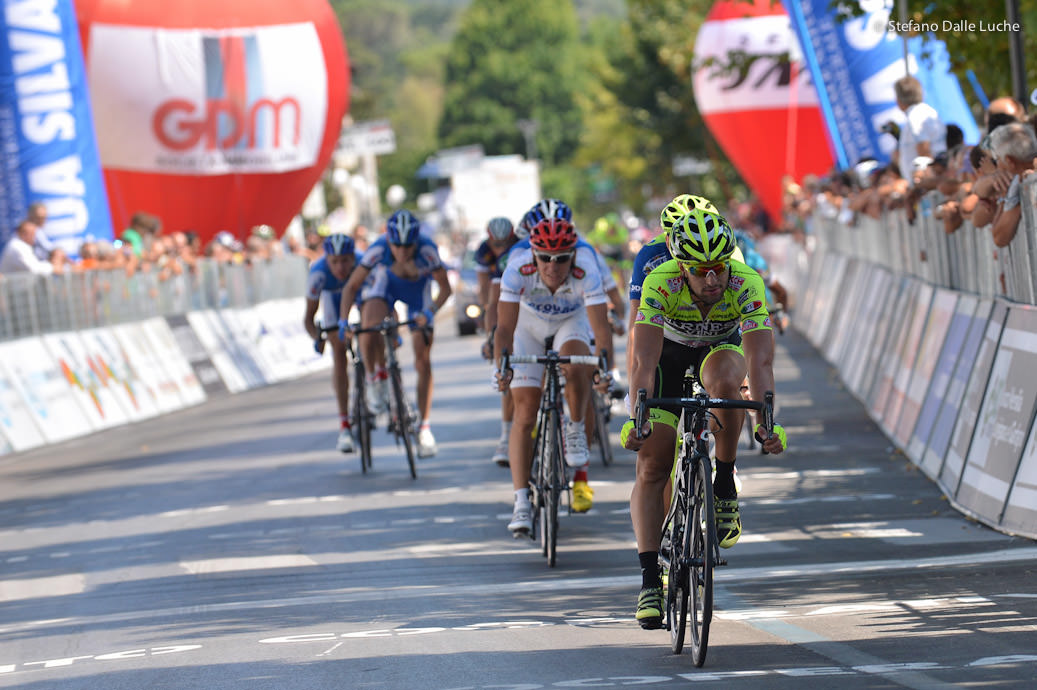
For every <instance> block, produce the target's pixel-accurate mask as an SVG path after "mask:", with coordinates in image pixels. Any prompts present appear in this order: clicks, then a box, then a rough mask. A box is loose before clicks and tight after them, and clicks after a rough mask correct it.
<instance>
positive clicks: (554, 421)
mask: <svg viewBox="0 0 1037 690" xmlns="http://www.w3.org/2000/svg"><path fill="white" fill-rule="evenodd" d="M546 426H547V435H546V438H545V440H544V447H545V450H546V451H547V462H546V463H544V465H545V466H546V468H547V470H546V475H545V477H544V480H545V486H546V487H547V491H546V492H545V494H546V495H545V501H544V517H545V520H544V534H545V535H546V541H547V546H546V549H547V554H546V555H547V565H548V567H550V568H553V567H555V563H556V562H557V560H558V504H559V499H560V498H561V487H560V483H561V479H560V478H559V476H558V471H559V467H558V463H559V462H561V461H562V455H561V442H562V439H561V431H562V421H561V419H560V418H559V416H558V411H557V410H551V411H549V412H548V413H547V425H546Z"/></svg>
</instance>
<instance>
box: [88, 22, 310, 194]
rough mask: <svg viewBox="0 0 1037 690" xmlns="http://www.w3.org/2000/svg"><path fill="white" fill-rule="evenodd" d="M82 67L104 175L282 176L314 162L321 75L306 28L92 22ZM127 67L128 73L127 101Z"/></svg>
mask: <svg viewBox="0 0 1037 690" xmlns="http://www.w3.org/2000/svg"><path fill="white" fill-rule="evenodd" d="M224 56H232V57H230V58H229V59H232V60H240V61H241V63H242V64H241V65H240V66H239V67H240V69H237V70H231V69H227V67H226V65H225V57H224ZM87 64H88V66H89V82H90V98H91V101H92V103H93V111H94V122H95V123H96V125H97V144H98V149H99V150H100V154H101V160H103V161H104V165H105V168H107V169H118V170H135V171H141V172H154V173H164V174H172V175H226V174H231V173H266V172H286V171H289V170H298V169H301V168H308V167H310V166H312V165H313V164H314V163H315V162H316V160H317V156H318V154H319V152H320V146H321V141H322V140H323V138H324V120H325V118H326V117H327V106H328V104H327V83H328V75H327V70H326V68H325V64H324V56H323V53H322V52H321V44H320V39H319V37H318V36H317V30H316V28H315V27H314V26H313V24H311V23H299V24H283V25H277V26H261V27H235V28H233V29H166V28H158V27H139V26H124V25H113V24H102V23H94V24H92V25H91V27H90V54H89V57H88V59H87ZM127 65H133V74H134V88H133V93H132V96H133V97H132V98H131V99H128V98H127V97H126V87H125V85H124V83H125V75H126V68H127ZM235 77H237V80H235ZM217 91H218V93H217Z"/></svg>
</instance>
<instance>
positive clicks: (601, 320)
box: [587, 303, 612, 369]
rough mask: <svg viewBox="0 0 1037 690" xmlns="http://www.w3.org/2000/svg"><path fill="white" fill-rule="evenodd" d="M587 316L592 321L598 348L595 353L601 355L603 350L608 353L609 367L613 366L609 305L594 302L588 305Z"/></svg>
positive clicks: (607, 363)
mask: <svg viewBox="0 0 1037 690" xmlns="http://www.w3.org/2000/svg"><path fill="white" fill-rule="evenodd" d="M587 318H588V320H590V322H591V330H592V331H594V343H595V345H596V347H597V349H598V351H597V352H595V353H594V354H596V355H598V356H601V353H602V352H606V353H608V357H609V361H608V362H606V365H607V368H608V369H611V368H612V328H610V327H609V314H608V305H607V304H605V303H601V304H592V305H590V306H589V307H587Z"/></svg>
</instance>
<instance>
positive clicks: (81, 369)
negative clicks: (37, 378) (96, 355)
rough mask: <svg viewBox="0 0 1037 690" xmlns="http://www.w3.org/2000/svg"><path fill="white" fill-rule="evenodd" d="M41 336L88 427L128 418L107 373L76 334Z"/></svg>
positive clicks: (115, 423)
mask: <svg viewBox="0 0 1037 690" xmlns="http://www.w3.org/2000/svg"><path fill="white" fill-rule="evenodd" d="M42 337H43V343H44V345H45V346H46V348H47V351H48V352H49V353H50V357H51V359H52V360H53V361H54V362H55V363H56V364H57V365H58V367H59V368H60V370H61V373H62V375H63V376H64V378H65V382H66V384H67V385H68V389H67V393H66V394H67V395H71V396H72V397H74V398H75V399H76V400H77V401H78V402H79V406H80V407H81V408H83V411H84V413H85V414H86V416H87V419H88V420H89V421H90V426H91V427H92V428H94V429H107V428H109V427H112V426H116V425H118V424H125V423H126V422H127V421H128V419H129V417H128V416H127V415H126V411H125V410H123V409H122V406H121V405H120V404H119V401H118V399H117V398H116V396H115V393H114V392H113V391H112V388H111V387H110V383H111V382H110V380H109V379H108V377H107V375H106V374H105V373H103V372H101V371H99V370H98V368H97V364H96V363H95V362H94V361H92V360H91V359H90V358H89V357H88V356H87V352H86V348H85V347H84V346H83V341H82V340H81V339H80V338H79V334H78V333H74V332H72V331H65V332H63V333H48V334H46V335H44V336H42Z"/></svg>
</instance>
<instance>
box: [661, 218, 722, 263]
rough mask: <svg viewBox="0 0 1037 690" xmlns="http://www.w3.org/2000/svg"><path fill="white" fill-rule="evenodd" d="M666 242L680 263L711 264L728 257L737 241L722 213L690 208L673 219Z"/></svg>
mask: <svg viewBox="0 0 1037 690" xmlns="http://www.w3.org/2000/svg"><path fill="white" fill-rule="evenodd" d="M666 246H667V248H668V249H669V250H670V255H671V256H673V258H675V259H677V261H679V262H680V263H685V264H714V263H718V262H720V261H727V260H728V259H730V258H731V255H732V254H734V252H735V248H736V247H737V246H738V245H737V243H736V242H735V235H734V232H733V231H732V230H731V226H730V225H728V223H727V220H725V219H724V217H723V216H722V215H720V214H719V213H710V212H708V211H703V210H702V209H693V210H692V211H691V212H690V213H687V214H685V215H684V216H682V217H681V218H679V219H678V220H677V222H676V223H674V225H673V229H672V230H670V232H668V233H667V234H666Z"/></svg>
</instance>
